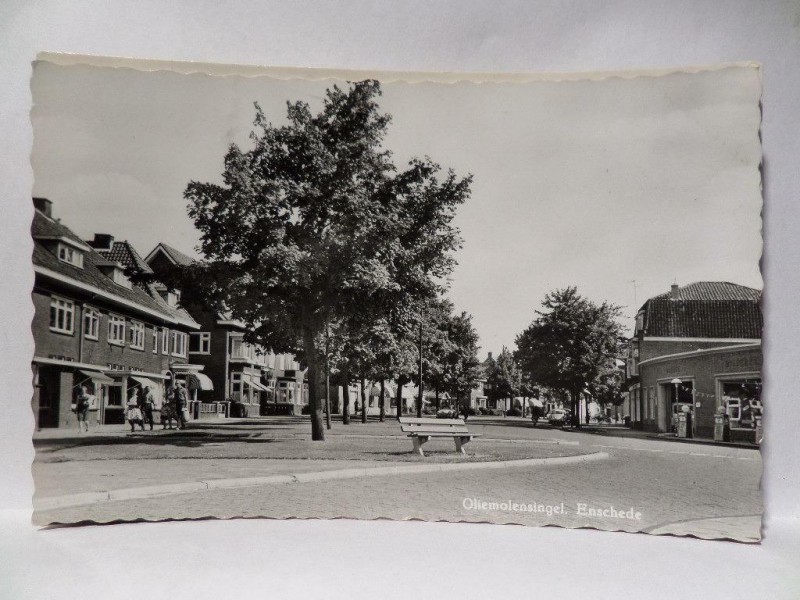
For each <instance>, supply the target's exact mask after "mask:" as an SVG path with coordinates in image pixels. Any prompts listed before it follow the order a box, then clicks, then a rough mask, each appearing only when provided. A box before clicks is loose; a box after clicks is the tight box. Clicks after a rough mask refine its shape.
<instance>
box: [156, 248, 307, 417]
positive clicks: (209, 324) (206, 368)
mask: <svg viewBox="0 0 800 600" xmlns="http://www.w3.org/2000/svg"><path fill="white" fill-rule="evenodd" d="M193 260H194V259H192V258H191V257H190V256H188V255H186V254H184V253H183V252H180V251H179V250H176V249H175V248H172V247H171V246H169V245H167V244H164V243H160V244H158V245H157V246H156V247H155V248H153V250H152V251H151V252H150V253H149V254H148V255H147V257H146V258H145V260H144V262H145V263H146V265H147V267H148V268H150V269H151V270H152V271H153V273H154V274H155V277H156V278H158V275H159V274H163V273H165V272H166V271H167V270H168V269H172V268H174V267H175V266H188V265H190V264H191V263H192V262H193ZM162 287H163V286H162ZM164 289H165V290H166V288H164ZM185 308H186V310H187V311H188V313H189V314H191V316H192V318H193V319H194V320H196V321H197V322H198V323H199V331H195V332H192V333H191V334H190V337H189V346H188V354H189V358H190V360H191V362H192V363H194V364H198V365H201V366H202V367H203V373H204V374H205V375H207V376H208V378H209V379H210V380H211V388H212V389H207V390H200V391H199V392H198V396H197V399H198V403H199V404H198V407H197V409H196V412H197V413H198V414H199V415H200V416H201V417H218V416H220V415H227V416H233V417H254V416H259V415H270V414H300V413H301V412H302V411H303V407H304V406H305V405H306V404H308V384H307V382H306V381H305V371H304V370H303V369H301V367H300V364H299V363H298V362H297V361H296V360H295V357H294V356H293V355H291V354H276V353H274V352H272V351H270V350H268V349H266V348H262V347H260V346H256V345H253V344H250V343H247V342H245V341H244V335H245V332H246V326H245V324H244V323H242V322H240V321H237V320H234V319H231V318H230V317H229V316H226V315H221V314H217V313H216V312H214V311H211V310H209V309H208V308H207V307H205V306H202V305H197V304H191V303H186V305H185Z"/></svg>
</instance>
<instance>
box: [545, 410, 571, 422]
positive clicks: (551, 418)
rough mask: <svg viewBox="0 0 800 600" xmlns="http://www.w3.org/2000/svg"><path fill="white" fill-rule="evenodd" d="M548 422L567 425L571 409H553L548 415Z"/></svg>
mask: <svg viewBox="0 0 800 600" xmlns="http://www.w3.org/2000/svg"><path fill="white" fill-rule="evenodd" d="M547 422H548V423H550V425H566V424H567V423H569V411H566V410H564V409H563V408H556V409H553V410H551V411H550V414H549V415H547Z"/></svg>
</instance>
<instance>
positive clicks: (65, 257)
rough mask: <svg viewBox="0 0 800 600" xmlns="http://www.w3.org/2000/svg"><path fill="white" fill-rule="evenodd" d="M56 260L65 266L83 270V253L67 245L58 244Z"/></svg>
mask: <svg viewBox="0 0 800 600" xmlns="http://www.w3.org/2000/svg"><path fill="white" fill-rule="evenodd" d="M58 260H60V261H61V262H65V263H67V264H70V265H73V266H75V267H78V268H79V269H82V268H83V252H81V251H80V250H76V249H75V248H73V247H72V246H68V245H67V244H62V243H59V244H58Z"/></svg>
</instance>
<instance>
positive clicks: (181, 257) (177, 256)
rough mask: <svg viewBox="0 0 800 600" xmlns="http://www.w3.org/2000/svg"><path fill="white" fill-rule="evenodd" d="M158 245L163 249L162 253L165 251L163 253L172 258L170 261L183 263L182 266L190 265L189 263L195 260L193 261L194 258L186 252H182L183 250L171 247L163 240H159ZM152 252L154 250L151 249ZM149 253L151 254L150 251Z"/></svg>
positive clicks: (177, 263) (178, 263)
mask: <svg viewBox="0 0 800 600" xmlns="http://www.w3.org/2000/svg"><path fill="white" fill-rule="evenodd" d="M158 245H159V246H161V249H162V250H163V251H164V253H165V254H166V255H167V256H168V257H169V258H170V259H171V260H172V262H174V263H175V264H176V265H183V266H186V265H190V264H192V263H193V262H196V261H195V259H194V258H192V257H191V256H189V255H188V254H184V253H183V252H181V251H180V250H176V249H175V248H173V247H172V246H169V245H167V244H165V243H164V242H160V243H159V244H158ZM156 248H158V246H156ZM153 252H155V250H153ZM151 254H152V253H151Z"/></svg>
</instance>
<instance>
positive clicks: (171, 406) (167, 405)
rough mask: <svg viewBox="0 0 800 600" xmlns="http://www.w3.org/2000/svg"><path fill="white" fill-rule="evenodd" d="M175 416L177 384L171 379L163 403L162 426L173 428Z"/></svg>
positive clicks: (163, 427)
mask: <svg viewBox="0 0 800 600" xmlns="http://www.w3.org/2000/svg"><path fill="white" fill-rule="evenodd" d="M174 418H175V384H174V382H172V381H170V383H169V384H168V385H167V389H166V393H165V394H164V402H163V403H162V405H161V428H162V429H172V419H174Z"/></svg>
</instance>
